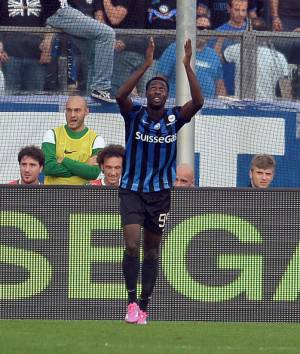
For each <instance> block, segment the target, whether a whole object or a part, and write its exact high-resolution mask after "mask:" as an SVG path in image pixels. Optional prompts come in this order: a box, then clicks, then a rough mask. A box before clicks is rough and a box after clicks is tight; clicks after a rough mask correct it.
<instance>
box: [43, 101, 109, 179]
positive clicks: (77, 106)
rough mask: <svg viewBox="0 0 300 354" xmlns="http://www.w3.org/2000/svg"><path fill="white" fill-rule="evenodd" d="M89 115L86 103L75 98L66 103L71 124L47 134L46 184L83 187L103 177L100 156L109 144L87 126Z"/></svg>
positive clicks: (45, 150)
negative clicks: (97, 159)
mask: <svg viewBox="0 0 300 354" xmlns="http://www.w3.org/2000/svg"><path fill="white" fill-rule="evenodd" d="M88 113H89V110H88V107H87V104H86V100H85V99H84V98H82V97H80V96H71V97H69V99H68V100H67V103H66V121H67V124H66V125H63V126H60V127H57V128H55V129H52V130H48V131H47V132H46V134H45V137H44V140H43V144H42V149H43V151H44V153H45V170H44V173H45V184H66V185H68V184H70V185H83V184H86V183H87V181H88V180H92V179H96V178H97V176H98V175H99V173H100V169H99V167H98V165H97V162H96V155H97V153H98V152H99V151H100V150H101V149H102V148H103V147H104V145H105V143H104V140H103V138H102V137H101V136H98V135H97V134H96V133H95V132H94V131H93V130H91V129H89V128H87V127H86V126H85V118H86V116H87V115H88Z"/></svg>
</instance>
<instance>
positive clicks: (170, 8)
mask: <svg viewBox="0 0 300 354" xmlns="http://www.w3.org/2000/svg"><path fill="white" fill-rule="evenodd" d="M176 16H177V10H176V0H147V19H146V28H152V29H153V28H160V29H175V28H176Z"/></svg>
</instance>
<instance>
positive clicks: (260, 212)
mask: <svg viewBox="0 0 300 354" xmlns="http://www.w3.org/2000/svg"><path fill="white" fill-rule="evenodd" d="M0 193H1V197H0V198H1V199H0V209H1V214H0V311H1V313H0V317H1V318H28V319H122V318H123V316H124V311H125V307H126V292H125V290H124V285H123V278H122V271H121V259H122V250H123V241H122V232H121V227H120V220H119V214H118V192H117V190H114V189H100V188H93V187H86V188H82V187H78V188H76V187H57V188H55V187H42V186H41V187H36V188H28V187H27V188H26V187H18V186H2V187H0ZM172 198H173V199H172V210H171V213H170V216H169V221H168V224H167V228H166V231H165V236H164V241H163V244H162V247H161V252H162V262H161V268H160V276H159V279H158V283H157V286H156V288H155V292H154V295H153V299H152V302H151V307H150V316H151V318H152V319H156V320H210V321H297V322H298V321H299V318H300V306H299V305H300V303H299V292H300V248H299V234H300V232H299V231H300V220H299V215H300V190H267V191H258V190H252V189H244V190H242V189H236V190H234V189H192V190H180V191H174V192H173V194H172Z"/></svg>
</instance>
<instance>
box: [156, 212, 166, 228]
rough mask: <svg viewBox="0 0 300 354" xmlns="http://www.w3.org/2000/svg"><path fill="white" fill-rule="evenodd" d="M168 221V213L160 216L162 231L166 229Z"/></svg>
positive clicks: (159, 224) (159, 222) (159, 223)
mask: <svg viewBox="0 0 300 354" xmlns="http://www.w3.org/2000/svg"><path fill="white" fill-rule="evenodd" d="M167 219H168V213H164V214H159V218H158V226H159V227H160V228H161V229H163V228H164V227H165V225H166V221H167Z"/></svg>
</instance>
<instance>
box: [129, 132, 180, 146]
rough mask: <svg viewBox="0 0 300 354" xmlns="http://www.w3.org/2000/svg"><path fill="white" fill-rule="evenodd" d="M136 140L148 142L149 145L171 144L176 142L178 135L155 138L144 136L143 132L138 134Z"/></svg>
mask: <svg viewBox="0 0 300 354" xmlns="http://www.w3.org/2000/svg"><path fill="white" fill-rule="evenodd" d="M135 139H136V140H141V141H146V142H147V143H159V144H169V143H173V142H174V141H176V139H177V134H172V135H166V136H153V135H147V134H143V133H141V132H136V133H135Z"/></svg>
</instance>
